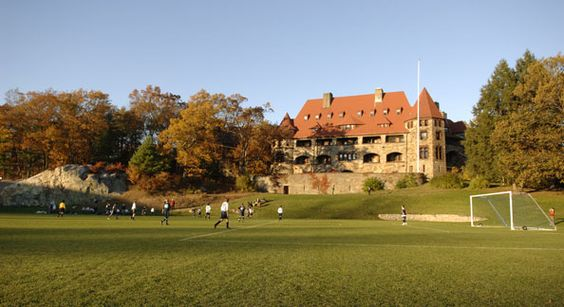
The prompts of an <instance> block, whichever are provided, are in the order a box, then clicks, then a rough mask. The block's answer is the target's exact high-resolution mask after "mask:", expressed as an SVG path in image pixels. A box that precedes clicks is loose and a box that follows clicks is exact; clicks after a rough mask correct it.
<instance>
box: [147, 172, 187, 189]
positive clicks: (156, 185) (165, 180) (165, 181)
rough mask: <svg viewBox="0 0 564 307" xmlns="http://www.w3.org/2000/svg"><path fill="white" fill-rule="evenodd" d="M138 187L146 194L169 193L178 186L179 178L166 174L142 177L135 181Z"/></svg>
mask: <svg viewBox="0 0 564 307" xmlns="http://www.w3.org/2000/svg"><path fill="white" fill-rule="evenodd" d="M137 184H138V185H139V187H140V188H141V189H143V190H145V191H148V192H163V191H170V190H173V189H175V188H176V187H178V185H179V184H180V176H178V175H174V174H171V173H168V172H160V173H158V174H156V175H155V176H146V175H142V176H140V178H139V179H138V181H137Z"/></svg>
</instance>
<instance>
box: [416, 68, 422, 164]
mask: <svg viewBox="0 0 564 307" xmlns="http://www.w3.org/2000/svg"><path fill="white" fill-rule="evenodd" d="M420 73H421V59H419V60H417V96H415V97H416V100H415V103H416V104H417V136H416V138H417V149H416V151H417V162H416V167H415V169H416V172H417V173H419V159H420V157H419V155H420V151H421V149H420V147H419V139H420V138H421V136H420V132H419V126H420V125H421V120H420V119H419V106H420V104H421V102H420V101H419V79H420Z"/></svg>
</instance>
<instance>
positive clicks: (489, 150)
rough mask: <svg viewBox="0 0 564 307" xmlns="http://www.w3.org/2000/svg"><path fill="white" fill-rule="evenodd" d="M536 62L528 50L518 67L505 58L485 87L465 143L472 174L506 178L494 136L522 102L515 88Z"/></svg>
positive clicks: (500, 178)
mask: <svg viewBox="0 0 564 307" xmlns="http://www.w3.org/2000/svg"><path fill="white" fill-rule="evenodd" d="M536 62H537V60H536V59H535V57H534V55H533V54H532V53H531V52H530V51H528V50H527V51H526V52H525V53H524V54H523V56H522V57H521V58H520V59H519V60H517V63H516V66H515V69H512V68H511V67H509V65H508V64H507V61H505V60H501V61H500V62H499V64H498V65H497V66H496V68H495V70H494V72H493V74H492V76H491V77H490V79H489V80H488V83H487V84H486V85H485V86H484V87H482V89H481V96H480V100H479V101H478V103H477V104H476V105H475V106H474V108H473V110H472V113H473V115H474V118H473V120H472V121H471V122H470V127H469V129H468V130H467V131H466V141H465V143H464V145H465V152H466V156H467V158H468V160H467V162H466V171H467V172H468V173H469V175H470V176H481V177H484V178H486V179H487V180H489V181H500V180H504V172H503V171H502V170H501V169H500V162H499V152H498V150H500V148H499V147H496V146H495V144H494V141H493V140H492V139H491V136H492V133H493V132H494V130H495V128H496V125H497V123H498V122H499V121H501V120H503V119H505V118H507V117H508V116H510V114H512V112H514V111H515V110H517V109H518V108H519V106H520V105H521V104H522V101H521V99H520V97H517V96H516V95H515V94H514V91H515V89H516V88H517V86H518V85H519V84H520V83H521V82H522V80H523V78H524V76H525V74H526V71H527V68H528V67H529V66H530V65H531V64H533V63H536Z"/></svg>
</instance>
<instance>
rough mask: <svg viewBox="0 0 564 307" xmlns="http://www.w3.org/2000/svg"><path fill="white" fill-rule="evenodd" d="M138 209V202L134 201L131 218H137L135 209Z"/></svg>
mask: <svg viewBox="0 0 564 307" xmlns="http://www.w3.org/2000/svg"><path fill="white" fill-rule="evenodd" d="M136 209H137V204H135V202H133V204H132V205H131V217H130V218H131V219H132V220H135V210H136Z"/></svg>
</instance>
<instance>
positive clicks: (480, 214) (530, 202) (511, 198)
mask: <svg viewBox="0 0 564 307" xmlns="http://www.w3.org/2000/svg"><path fill="white" fill-rule="evenodd" d="M470 224H471V225H472V227H507V228H510V229H512V230H516V229H523V230H527V229H530V230H556V226H555V225H553V223H552V221H551V220H550V218H549V217H548V216H547V215H546V213H545V212H544V211H543V210H542V208H541V207H540V206H539V204H538V203H537V202H536V200H535V199H534V198H533V197H532V196H531V195H530V194H528V193H513V192H511V191H508V192H498V193H489V194H480V195H471V196H470Z"/></svg>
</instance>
